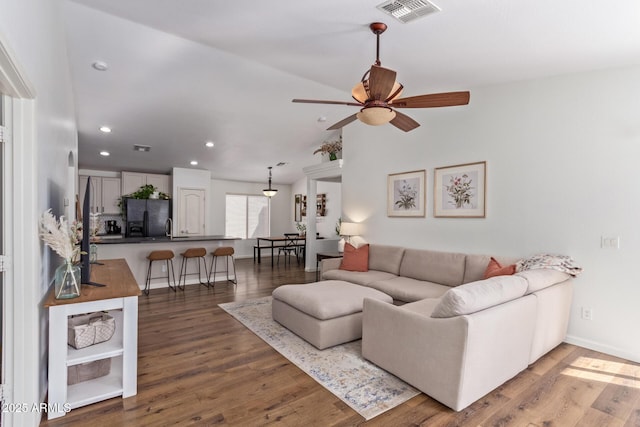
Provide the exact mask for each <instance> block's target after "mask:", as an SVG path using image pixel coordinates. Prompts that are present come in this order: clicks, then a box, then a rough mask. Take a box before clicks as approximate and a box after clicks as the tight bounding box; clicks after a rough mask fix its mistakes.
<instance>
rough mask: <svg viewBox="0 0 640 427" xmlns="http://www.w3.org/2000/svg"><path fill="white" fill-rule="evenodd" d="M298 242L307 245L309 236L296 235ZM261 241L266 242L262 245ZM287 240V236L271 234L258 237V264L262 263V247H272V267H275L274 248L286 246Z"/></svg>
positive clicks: (295, 238)
mask: <svg viewBox="0 0 640 427" xmlns="http://www.w3.org/2000/svg"><path fill="white" fill-rule="evenodd" d="M293 239H294V240H295V241H296V243H297V244H299V245H301V246H302V245H305V244H306V240H307V237H306V236H299V237H294V238H293ZM316 239H322V237H319V236H318V237H316ZM260 242H265V243H266V244H264V245H260ZM286 242H287V237H285V236H270V237H256V243H257V246H256V248H257V252H258V253H257V259H258V264H260V263H261V252H262V249H264V248H270V249H271V268H273V266H274V256H273V254H274V252H273V250H274V249H276V248H281V247H284V246H285V244H286Z"/></svg>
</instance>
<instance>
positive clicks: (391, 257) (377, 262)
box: [369, 245, 404, 276]
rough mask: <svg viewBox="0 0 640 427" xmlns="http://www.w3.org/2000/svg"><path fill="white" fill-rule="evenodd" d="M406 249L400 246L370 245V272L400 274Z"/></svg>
mask: <svg viewBox="0 0 640 427" xmlns="http://www.w3.org/2000/svg"><path fill="white" fill-rule="evenodd" d="M403 255H404V248H401V247H399V246H387V245H369V270H378V271H386V272H387V273H391V274H394V275H396V276H397V275H398V274H400V263H401V262H402V257H403Z"/></svg>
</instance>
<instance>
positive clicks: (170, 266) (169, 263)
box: [144, 259, 176, 295]
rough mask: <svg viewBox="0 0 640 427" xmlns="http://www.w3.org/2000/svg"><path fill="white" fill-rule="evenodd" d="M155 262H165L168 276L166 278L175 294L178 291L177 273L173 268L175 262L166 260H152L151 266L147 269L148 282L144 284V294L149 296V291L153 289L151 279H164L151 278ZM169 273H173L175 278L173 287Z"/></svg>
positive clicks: (172, 275)
mask: <svg viewBox="0 0 640 427" xmlns="http://www.w3.org/2000/svg"><path fill="white" fill-rule="evenodd" d="M153 261H164V262H165V265H166V267H167V276H166V277H167V285H168V286H169V288H170V289H171V290H172V291H173V292H175V291H176V272H175V270H174V268H173V261H172V260H170V259H165V260H157V259H150V260H149V266H148V267H147V280H146V282H145V284H144V294H145V295H149V290H150V289H151V279H159V278H161V277H164V276H157V277H151V267H152V265H153ZM169 272H171V277H173V285H172V284H171V279H170V278H169Z"/></svg>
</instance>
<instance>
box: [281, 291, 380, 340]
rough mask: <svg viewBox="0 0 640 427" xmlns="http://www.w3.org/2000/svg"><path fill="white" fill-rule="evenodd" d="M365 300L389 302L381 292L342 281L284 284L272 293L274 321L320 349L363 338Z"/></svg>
mask: <svg viewBox="0 0 640 427" xmlns="http://www.w3.org/2000/svg"><path fill="white" fill-rule="evenodd" d="M365 298H374V299H377V300H380V301H384V302H388V303H392V302H393V299H392V298H391V297H390V296H389V295H387V294H385V293H383V292H380V291H377V290H375V289H373V288H368V287H365V286H360V285H356V284H353V283H349V282H343V281H342V280H325V281H322V282H317V283H309V284H306V285H283V286H280V287H278V288H276V289H275V290H274V291H273V308H272V316H273V320H275V321H276V322H278V323H280V324H281V325H282V326H284V327H285V328H287V329H289V330H290V331H291V332H293V333H295V334H296V335H298V336H300V337H302V338H304V339H305V340H306V341H308V342H310V343H311V344H313V345H314V346H316V347H317V348H319V349H320V350H322V349H324V348H327V347H332V346H334V345H338V344H342V343H345V342H349V341H353V340H357V339H359V338H361V337H362V304H363V300H364V299H365Z"/></svg>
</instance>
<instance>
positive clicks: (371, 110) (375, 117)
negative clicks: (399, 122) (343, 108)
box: [356, 107, 396, 126]
mask: <svg viewBox="0 0 640 427" xmlns="http://www.w3.org/2000/svg"><path fill="white" fill-rule="evenodd" d="M356 117H358V120H360V121H361V122H362V123H366V124H368V125H371V126H380V125H383V124H385V123H389V122H390V121H391V120H393V119H394V118H395V117H396V112H395V111H393V110H392V109H391V108H388V107H368V108H363V109H362V110H360V112H359V113H357V114H356Z"/></svg>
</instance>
